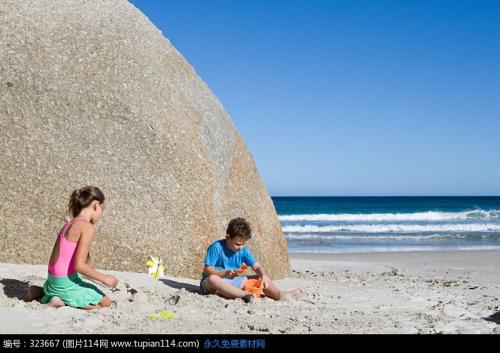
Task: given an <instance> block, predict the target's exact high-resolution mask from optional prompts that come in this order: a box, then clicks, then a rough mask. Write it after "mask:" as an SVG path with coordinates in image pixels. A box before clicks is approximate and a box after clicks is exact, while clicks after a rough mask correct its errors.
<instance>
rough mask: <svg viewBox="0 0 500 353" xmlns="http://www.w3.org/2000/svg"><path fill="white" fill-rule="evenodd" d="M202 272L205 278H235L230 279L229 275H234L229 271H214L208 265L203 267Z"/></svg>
mask: <svg viewBox="0 0 500 353" xmlns="http://www.w3.org/2000/svg"><path fill="white" fill-rule="evenodd" d="M203 272H204V273H205V274H206V275H207V276H210V275H216V276H219V277H229V278H234V277H236V276H233V277H231V273H233V274H236V273H235V272H234V271H231V270H229V271H226V270H216V269H215V268H214V267H212V266H208V265H205V267H204V268H203Z"/></svg>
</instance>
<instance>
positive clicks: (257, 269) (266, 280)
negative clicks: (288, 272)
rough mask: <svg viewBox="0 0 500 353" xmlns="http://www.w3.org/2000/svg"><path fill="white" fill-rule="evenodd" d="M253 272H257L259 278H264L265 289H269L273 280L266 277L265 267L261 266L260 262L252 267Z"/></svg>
mask: <svg viewBox="0 0 500 353" xmlns="http://www.w3.org/2000/svg"><path fill="white" fill-rule="evenodd" d="M252 270H254V271H255V273H256V274H257V276H259V277H260V278H262V280H263V281H264V288H267V286H268V285H269V284H270V283H271V279H270V278H269V276H268V275H266V272H265V271H264V267H262V265H261V264H259V263H258V262H256V263H255V264H254V265H253V266H252Z"/></svg>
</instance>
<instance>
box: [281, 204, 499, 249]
mask: <svg viewBox="0 0 500 353" xmlns="http://www.w3.org/2000/svg"><path fill="white" fill-rule="evenodd" d="M272 199H273V202H274V205H275V207H276V211H277V213H278V216H279V219H280V222H281V226H282V229H283V232H284V234H285V237H286V239H287V242H288V249H289V252H307V253H318V252H319V253H348V252H350V253H352V252H387V251H437V250H441V251H443V250H444V251H453V250H488V249H491V250H493V249H500V197H273V198H272Z"/></svg>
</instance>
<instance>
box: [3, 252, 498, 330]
mask: <svg viewBox="0 0 500 353" xmlns="http://www.w3.org/2000/svg"><path fill="white" fill-rule="evenodd" d="M291 265H292V268H293V277H291V278H287V279H282V280H278V281H276V282H277V284H278V286H279V287H280V288H282V289H285V290H290V289H293V288H295V287H297V286H301V287H302V288H303V289H304V290H305V292H306V294H305V295H304V297H303V298H302V299H300V300H291V301H283V302H276V301H273V300H271V299H265V298H264V299H260V300H258V301H255V302H253V303H250V304H245V303H244V302H243V301H242V300H226V299H223V298H219V297H217V296H202V295H200V294H199V293H198V281H196V280H191V279H184V278H172V277H167V278H164V279H161V280H160V282H159V283H158V294H157V295H155V293H154V286H153V283H152V280H151V279H150V278H149V277H147V275H146V274H145V273H132V272H113V271H104V272H106V273H111V274H114V275H115V276H117V277H118V278H119V279H120V283H119V285H118V290H116V291H114V292H113V291H111V290H110V289H105V290H104V291H105V292H106V293H107V294H109V295H110V296H111V298H112V300H113V302H114V305H113V307H112V308H110V309H101V310H95V311H90V312H87V311H83V310H78V309H73V308H69V307H63V308H59V309H53V308H50V307H48V306H46V305H42V304H40V303H38V302H37V301H33V302H25V301H24V300H23V299H24V298H25V297H24V296H25V294H24V293H25V291H26V288H27V287H28V285H29V284H34V285H42V284H43V282H44V279H45V276H46V266H41V265H17V264H0V287H1V288H2V290H1V291H0V333H152V334H153V333H154V334H156V333H161V334H163V333H165V334H168V333H217V334H219V333H236V334H238V333H257V334H260V333H273V334H280V333H283V334H289V333H290V334H291V333H299V334H307V333H487V334H488V333H499V332H500V329H499V327H500V325H499V324H500V276H499V275H500V251H467V252H420V253H418V252H412V253H372V254H292V255H291ZM167 274H168V269H167ZM161 311H169V312H171V313H173V314H174V316H175V317H174V318H164V319H157V320H152V319H149V318H146V315H147V314H151V313H158V312H161Z"/></svg>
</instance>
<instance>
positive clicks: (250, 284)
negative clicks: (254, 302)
mask: <svg viewBox="0 0 500 353" xmlns="http://www.w3.org/2000/svg"><path fill="white" fill-rule="evenodd" d="M262 284H263V283H262V280H260V279H247V280H246V281H245V283H244V284H243V290H244V291H245V292H248V293H250V294H252V295H253V296H254V297H255V298H257V299H258V298H260V295H261V294H262Z"/></svg>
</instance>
